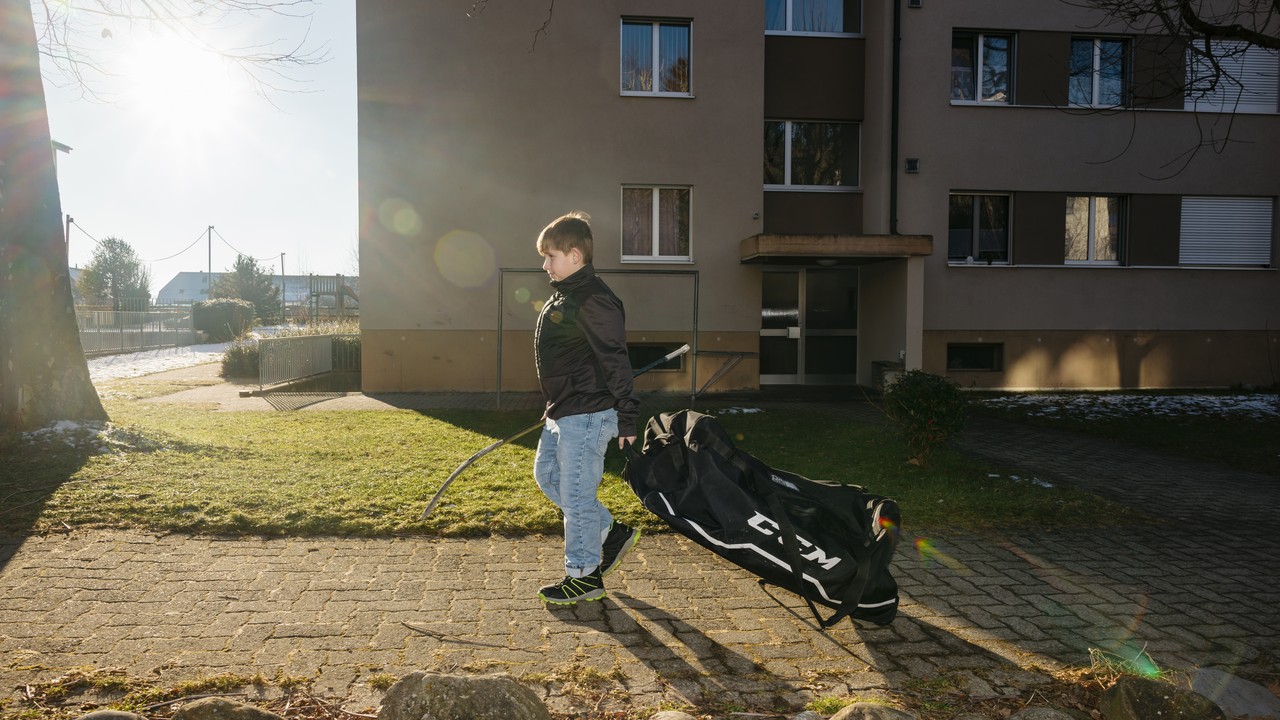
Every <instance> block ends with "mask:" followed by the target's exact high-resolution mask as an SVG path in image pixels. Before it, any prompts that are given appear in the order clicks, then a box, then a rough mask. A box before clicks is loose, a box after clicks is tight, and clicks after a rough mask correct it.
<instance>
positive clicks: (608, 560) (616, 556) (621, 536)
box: [600, 520, 640, 577]
mask: <svg viewBox="0 0 1280 720" xmlns="http://www.w3.org/2000/svg"><path fill="white" fill-rule="evenodd" d="M639 539H640V531H639V530H637V529H636V528H633V527H627V526H626V525H623V524H622V523H620V522H618V521H616V520H615V521H614V523H613V525H610V526H609V534H608V535H606V536H605V538H604V546H603V547H601V548H600V567H602V568H604V570H603V572H601V573H600V576H601V577H604V576H605V575H608V574H609V573H611V572H613V571H614V570H617V569H618V565H620V564H621V563H622V558H624V557H626V556H627V553H629V552H631V548H633V547H635V546H636V541H637V540H639Z"/></svg>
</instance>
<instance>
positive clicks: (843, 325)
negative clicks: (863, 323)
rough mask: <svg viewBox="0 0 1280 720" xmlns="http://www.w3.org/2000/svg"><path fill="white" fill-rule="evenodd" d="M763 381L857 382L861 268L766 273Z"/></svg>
mask: <svg viewBox="0 0 1280 720" xmlns="http://www.w3.org/2000/svg"><path fill="white" fill-rule="evenodd" d="M761 282H762V283H763V286H762V288H761V290H762V291H761V294H760V295H761V300H760V383H761V384H762V385H788V384H791V385H805V384H807V385H852V384H854V383H855V382H857V367H858V271H857V270H836V269H831V270H828V269H825V268H824V269H818V268H813V269H809V268H801V269H778V270H773V269H769V270H765V271H764V272H762V273H761Z"/></svg>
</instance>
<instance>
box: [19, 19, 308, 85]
mask: <svg viewBox="0 0 1280 720" xmlns="http://www.w3.org/2000/svg"><path fill="white" fill-rule="evenodd" d="M315 2H316V0H205V1H204V2H185V1H184V0H88V1H87V2H84V3H83V4H74V5H73V4H71V3H64V2H59V1H58V0H40V2H39V7H40V8H41V9H42V10H43V13H42V16H41V15H37V17H36V25H37V27H36V34H37V45H38V50H39V52H40V54H41V55H42V56H43V57H45V58H48V59H49V60H50V62H51V68H50V69H54V70H57V71H59V72H60V73H61V74H62V75H63V76H64V78H67V79H69V83H68V82H65V81H64V82H59V80H58V79H57V78H56V77H50V78H49V79H50V82H52V83H53V84H55V85H66V84H76V85H79V86H80V87H81V89H82V92H83V93H84V94H85V95H88V96H92V97H94V98H96V99H101V97H100V96H98V94H97V93H96V92H95V91H93V90H91V89H90V88H91V87H92V85H93V83H92V82H90V77H89V76H90V75H95V76H102V77H109V76H111V75H112V73H111V71H110V70H109V66H108V64H106V63H104V62H102V61H101V60H100V59H99V56H100V55H102V54H103V53H104V48H103V42H104V41H107V40H110V39H112V38H114V37H115V33H114V32H113V30H112V28H111V27H110V26H109V25H108V23H112V22H123V23H126V24H127V25H129V26H130V27H135V26H140V27H144V28H151V29H158V30H162V31H164V32H165V33H167V34H169V35H172V36H173V37H176V38H179V39H181V40H182V41H184V42H186V43H188V44H190V45H191V46H192V47H194V48H196V49H198V50H200V51H202V52H205V53H209V54H211V55H215V56H218V57H221V58H223V59H224V60H226V61H227V62H229V63H231V64H232V65H234V66H235V67H237V68H238V69H240V70H241V71H243V72H244V73H245V74H246V75H247V76H248V77H249V78H250V79H251V81H252V83H253V84H254V86H255V87H256V88H257V90H258V92H259V94H261V95H263V96H266V95H267V94H269V93H270V92H281V91H288V92H297V91H299V90H298V89H297V88H295V87H291V85H292V84H293V83H295V82H297V81H296V80H295V79H294V78H293V77H292V76H291V75H290V72H291V71H293V70H296V69H298V68H302V67H306V66H311V65H317V64H320V63H323V62H326V61H328V59H329V54H328V49H327V47H325V46H324V45H321V46H319V47H308V40H307V37H308V34H309V32H310V21H309V19H310V16H311V14H312V7H313V6H314V5H315ZM256 15H271V16H275V17H283V18H291V19H296V20H299V21H307V23H308V24H307V31H306V32H304V33H303V37H302V39H301V40H300V41H298V42H296V43H289V44H288V45H286V46H285V47H283V48H282V47H280V46H281V44H283V43H285V42H286V41H284V40H274V41H271V42H269V43H265V44H260V45H251V46H234V45H230V44H228V43H227V42H226V41H225V40H224V39H222V37H225V35H226V31H227V29H228V26H229V25H230V24H231V21H232V20H234V19H238V18H241V17H245V16H249V17H253V16H256ZM220 36H222V37H220ZM49 74H50V73H49V72H47V71H46V75H49Z"/></svg>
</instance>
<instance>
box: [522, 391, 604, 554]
mask: <svg viewBox="0 0 1280 720" xmlns="http://www.w3.org/2000/svg"><path fill="white" fill-rule="evenodd" d="M617 435H618V412H617V411H616V410H612V409H610V410H601V411H600V412H594V413H583V414H581V415H569V416H567V417H562V418H560V419H559V420H552V419H550V418H548V419H547V422H546V424H545V425H543V427H542V437H540V438H539V439H538V452H537V454H536V455H535V456H534V459H533V477H534V478H535V479H536V480H537V481H538V487H539V488H541V489H542V492H543V494H544V495H546V496H547V497H548V498H549V499H550V500H551V502H553V503H555V504H556V507H558V508H560V510H561V511H562V512H563V513H564V567H565V573H566V574H568V575H571V576H573V577H582V576H583V575H586V574H587V573H589V572H591V571H592V570H594V569H595V568H597V567H599V565H600V546H601V544H602V542H603V540H604V536H605V534H606V533H607V532H608V531H609V525H610V524H611V523H612V522H613V515H611V514H610V513H609V510H608V508H606V507H605V506H604V505H603V504H602V503H601V502H600V499H599V498H597V497H596V491H597V490H599V488H600V481H601V480H602V479H603V476H604V453H605V450H607V449H608V447H609V441H610V440H612V439H613V438H615V437H617Z"/></svg>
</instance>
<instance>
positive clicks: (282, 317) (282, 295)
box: [280, 253, 288, 325]
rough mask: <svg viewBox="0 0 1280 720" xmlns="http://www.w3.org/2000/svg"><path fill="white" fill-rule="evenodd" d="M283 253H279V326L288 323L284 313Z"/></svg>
mask: <svg viewBox="0 0 1280 720" xmlns="http://www.w3.org/2000/svg"><path fill="white" fill-rule="evenodd" d="M284 308H285V301H284V253H280V324H281V325H284V324H285V323H287V322H288V315H287V314H286V313H285V311H284Z"/></svg>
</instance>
